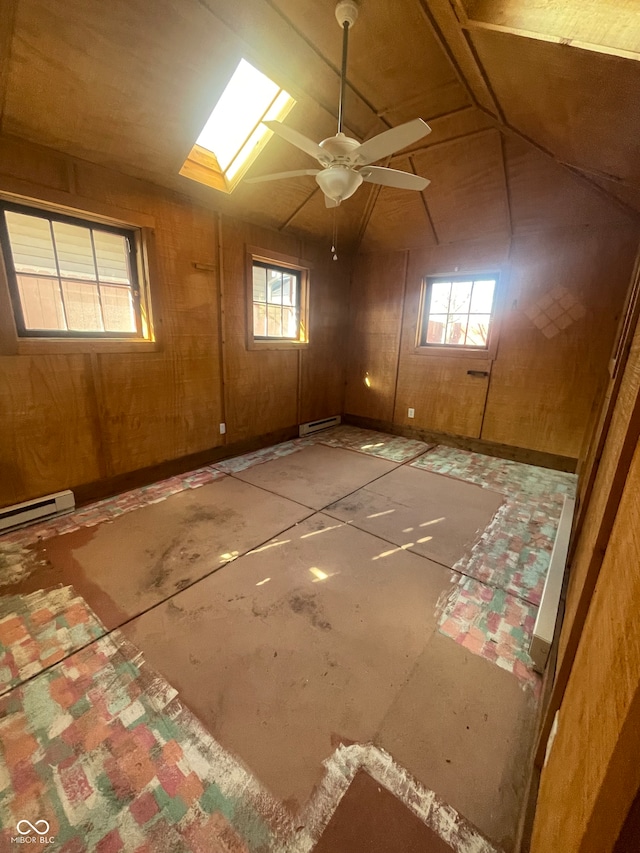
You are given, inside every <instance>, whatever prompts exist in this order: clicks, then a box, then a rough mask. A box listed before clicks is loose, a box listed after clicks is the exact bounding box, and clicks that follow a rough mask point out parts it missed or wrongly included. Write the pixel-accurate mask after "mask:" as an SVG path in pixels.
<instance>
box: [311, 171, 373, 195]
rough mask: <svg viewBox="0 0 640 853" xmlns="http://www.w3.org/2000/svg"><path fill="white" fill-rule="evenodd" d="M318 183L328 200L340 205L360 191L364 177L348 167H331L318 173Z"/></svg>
mask: <svg viewBox="0 0 640 853" xmlns="http://www.w3.org/2000/svg"><path fill="white" fill-rule="evenodd" d="M316 181H317V182H318V186H319V187H320V189H321V190H322V192H323V193H324V194H325V195H326V196H327V198H330V199H331V200H332V201H335V202H338V203H340V202H341V201H344V200H345V199H347V198H349V197H350V196H352V195H353V194H354V192H355V191H356V190H357V189H358V187H359V186H360V184H361V183H362V175H361V174H360V173H359V172H356V171H355V170H354V169H350V168H349V167H348V166H330V167H329V168H327V169H323V170H322V171H321V172H318V174H317V175H316Z"/></svg>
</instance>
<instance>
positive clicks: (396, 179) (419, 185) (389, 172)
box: [360, 166, 431, 190]
mask: <svg viewBox="0 0 640 853" xmlns="http://www.w3.org/2000/svg"><path fill="white" fill-rule="evenodd" d="M360 174H361V175H362V179H363V180H364V181H369V183H370V184H382V186H383V187H397V188H398V189H399V190H423V189H424V188H425V187H428V186H429V184H430V183H431V181H429V180H427V178H422V177H420V175H414V174H413V173H412V172H400V171H399V170H398V169H385V168H383V167H382V166H365V167H364V169H361V170H360Z"/></svg>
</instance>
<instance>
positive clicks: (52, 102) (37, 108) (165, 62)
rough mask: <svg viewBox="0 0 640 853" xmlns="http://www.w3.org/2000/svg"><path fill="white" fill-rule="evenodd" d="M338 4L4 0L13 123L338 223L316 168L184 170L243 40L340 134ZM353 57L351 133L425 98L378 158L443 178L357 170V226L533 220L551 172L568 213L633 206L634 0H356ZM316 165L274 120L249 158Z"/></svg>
mask: <svg viewBox="0 0 640 853" xmlns="http://www.w3.org/2000/svg"><path fill="white" fill-rule="evenodd" d="M334 7H335V2H334V0H242V2H238V0H109V3H105V2H104V0H65V2H64V3H61V2H59V0H3V14H2V18H0V130H1V131H2V132H3V133H5V134H9V135H13V136H17V137H20V138H24V139H27V140H30V141H32V142H37V143H40V144H42V145H45V146H49V147H51V148H54V149H56V150H59V151H64V152H66V153H68V154H72V155H75V156H77V157H80V158H83V159H86V160H89V161H91V162H94V163H98V164H100V165H104V166H107V167H111V168H114V169H117V170H118V171H122V172H125V173H128V174H132V175H135V176H138V177H141V178H145V179H148V180H150V181H152V182H154V183H157V184H161V185H163V186H167V187H169V188H172V189H177V190H179V191H181V192H183V193H186V194H188V195H191V196H193V197H195V198H198V199H199V200H201V201H204V202H205V203H208V204H211V205H213V206H214V207H215V208H217V209H219V210H222V211H223V212H228V213H229V214H231V215H234V216H238V217H240V218H243V219H249V220H252V221H256V222H260V223H262V224H266V225H269V226H271V227H274V228H279V229H287V230H291V231H293V232H297V233H300V234H302V235H310V236H313V237H326V236H327V235H328V234H329V233H330V232H331V228H332V224H333V215H332V213H331V211H327V210H326V208H325V206H324V201H323V197H322V194H321V193H320V191H319V189H318V188H317V186H316V184H315V181H314V180H313V178H311V177H303V178H294V179H290V180H286V181H281V182H278V183H277V184H257V185H247V184H241V185H240V186H239V187H238V188H237V189H236V190H235V191H234V193H233V194H232V195H231V196H225V195H223V194H221V193H219V192H217V191H215V190H213V189H209V188H206V187H203V186H200V185H198V184H196V183H194V182H192V181H189V180H188V179H187V178H183V177H180V176H179V175H178V170H179V169H180V167H181V165H182V163H183V161H184V159H185V157H186V156H187V154H188V153H189V151H190V149H191V146H192V145H193V143H194V141H195V139H196V137H197V135H198V133H199V131H200V130H201V128H202V126H203V125H204V123H205V121H206V119H207V117H208V115H209V113H210V111H211V109H212V107H213V105H214V104H215V102H216V100H217V99H218V97H219V95H220V93H221V92H222V90H223V89H224V87H225V85H226V83H227V81H228V79H229V77H230V75H231V73H232V72H233V69H234V68H235V66H236V65H237V63H238V61H239V60H240V58H241V57H243V56H244V57H245V58H247V59H248V60H249V61H250V62H253V63H254V64H256V65H257V66H258V67H259V68H260V69H261V70H263V71H265V72H266V73H268V74H269V75H270V76H272V77H273V78H274V79H275V80H276V81H277V82H278V83H280V84H281V85H283V86H284V87H285V88H287V89H288V90H289V91H291V92H292V94H294V96H295V97H296V98H297V101H298V103H297V105H296V107H295V108H294V110H293V111H292V113H291V114H290V115H289V117H288V119H287V123H288V124H290V125H291V126H292V127H295V128H296V129H297V130H299V131H301V132H303V133H304V134H305V135H307V136H309V137H311V138H313V139H316V140H320V139H323V138H325V137H327V136H331V135H333V134H334V133H335V129H336V115H337V101H338V81H339V66H340V51H341V33H340V30H339V28H338V25H337V22H336V20H335V17H334ZM347 76H348V87H347V93H346V103H345V123H346V128H345V130H346V131H347V133H349V134H350V135H353V136H355V137H357V138H358V139H366V138H369V137H370V136H373V135H375V134H376V133H379V132H381V131H383V130H385V129H387V128H389V127H393V126H395V125H397V124H400V123H402V122H404V121H408V120H410V119H412V118H415V117H417V116H420V117H421V118H423V119H425V120H426V121H427V122H428V123H429V124H430V125H431V127H432V131H433V132H432V133H431V135H430V136H428V137H427V138H426V139H424V140H422V141H421V142H419V143H417V144H416V145H415V146H413V148H412V149H411V150H409V151H404V152H401V153H399V154H398V155H396V156H394V157H393V158H391V160H390V161H389V162H388V163H385V164H383V165H391V166H393V167H394V168H400V169H406V170H408V171H415V172H417V173H418V174H422V175H424V176H425V177H428V178H430V179H431V182H432V183H431V185H430V186H429V187H428V188H427V189H426V190H425V191H424V192H423V193H411V192H407V191H397V190H392V189H389V188H382V189H381V188H379V187H372V186H369V185H366V186H364V187H362V188H361V189H360V190H359V191H358V192H357V193H356V195H355V196H353V197H352V198H351V199H349V200H348V201H346V202H344V203H343V205H341V207H340V208H339V210H338V212H337V216H338V222H339V227H340V229H341V233H342V235H343V239H345V240H349V241H352V242H354V243H355V242H358V243H359V244H361V245H362V247H363V248H365V249H367V248H369V249H375V248H405V247H410V246H412V245H424V244H425V242H427V243H429V242H430V241H431V242H432V243H441V242H450V241H455V240H471V239H476V238H478V237H483V236H487V235H494V234H496V235H497V234H501V233H503V232H509V231H510V230H511V231H513V229H514V227H515V228H516V230H517V229H518V228H520V229H523V228H524V229H525V230H526V228H528V227H534V224H535V222H536V218H537V217H538V216H539V212H538V211H537V210H536V209H535V198H536V194H540V193H541V192H543V190H544V188H545V187H546V188H549V189H552V190H553V192H554V193H556V194H557V193H558V192H559V191H562V192H563V194H564V196H565V197H566V198H567V199H569V200H570V203H569V204H565V205H562V206H561V207H560V208H558V209H557V210H555V211H553V210H552V211H551V212H550V214H549V215H550V216H551V217H552V218H553V217H554V216H555V217H556V218H557V219H558V222H559V224H563V225H566V224H591V223H594V222H598V221H600V220H601V219H602V218H603V216H609V214H610V215H611V216H612V217H613V218H614V219H615V217H616V216H620V217H629V216H631V217H633V216H634V215H635V213H637V212H640V157H639V156H638V154H639V151H638V148H639V143H638V140H639V139H640V101H639V98H638V92H640V4H638V2H637V0H546V2H540V0H393V2H390V1H389V0H362V2H361V4H360V17H359V20H358V22H357V24H356V26H355V27H354V29H353V32H352V33H351V37H350V52H349V68H348V75H347ZM313 165H314V164H313V161H311V160H310V159H309V158H308V157H307V155H305V154H303V153H302V152H300V151H298V150H297V149H295V148H293V147H292V146H291V145H289V144H288V143H286V142H284V141H283V140H281V139H278V138H273V139H272V140H271V141H270V142H269V144H268V145H267V147H266V149H265V151H264V152H263V153H262V154H261V155H260V157H259V158H258V160H257V161H256V163H255V164H254V166H253V167H252V169H251V170H250V173H249V174H250V175H259V174H262V173H266V172H272V171H274V172H275V171H284V170H288V169H301V168H309V167H312V166H313ZM1 168H2V167H1V164H0V171H1ZM532 197H533V200H532ZM603 211H604V212H603Z"/></svg>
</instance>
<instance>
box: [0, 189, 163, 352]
mask: <svg viewBox="0 0 640 853" xmlns="http://www.w3.org/2000/svg"><path fill="white" fill-rule="evenodd" d="M0 239H1V241H2V249H3V255H4V261H5V266H6V270H7V275H8V279H9V286H10V290H11V297H12V301H13V307H14V313H15V318H16V326H17V329H18V334H19V335H20V336H21V337H55V338H85V337H98V338H112V339H114V338H115V339H121V338H148V324H147V318H146V316H145V315H146V312H145V311H144V310H143V309H144V305H143V304H142V300H141V294H140V288H139V284H138V275H137V266H136V258H135V250H136V229H127V228H119V227H112V226H110V225H103V224H98V223H94V222H87V221H85V220H82V219H76V218H75V217H70V216H66V215H63V214H58V213H51V212H48V211H41V210H37V209H35V208H31V207H22V206H18V205H13V204H4V205H2V209H1V215H0Z"/></svg>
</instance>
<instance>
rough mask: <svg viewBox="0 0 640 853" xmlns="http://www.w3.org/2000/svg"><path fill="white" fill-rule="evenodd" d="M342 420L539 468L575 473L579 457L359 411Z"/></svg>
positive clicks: (346, 422) (352, 424) (358, 425)
mask: <svg viewBox="0 0 640 853" xmlns="http://www.w3.org/2000/svg"><path fill="white" fill-rule="evenodd" d="M342 423H344V424H350V425H351V426H357V427H361V428H362V429H375V430H379V431H380V432H388V433H391V434H392V435H401V436H403V437H404V438H417V439H418V440H419V441H426V442H427V443H428V444H445V445H447V446H448V447H459V448H460V449H461V450H471V451H472V452H474V453H484V454H486V455H487V456H497V457H498V458H499V459H510V460H511V461H512V462H524V463H525V464H526V465H539V466H540V467H541V468H553V469H554V470H556V471H567V472H568V473H569V474H575V472H576V467H577V465H578V460H577V459H574V458H573V457H572V456H559V455H557V454H555V453H545V452H543V451H540V450H529V449H527V448H525V447H513V446H511V445H509V444H497V443H496V442H493V441H485V440H484V439H482V438H468V437H467V436H464V435H450V434H449V433H445V432H435V431H434V430H426V429H415V428H414V427H406V426H400V425H398V424H394V423H391V421H380V420H376V419H375V418H362V417H360V416H359V415H351V414H345V415H343V416H342Z"/></svg>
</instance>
